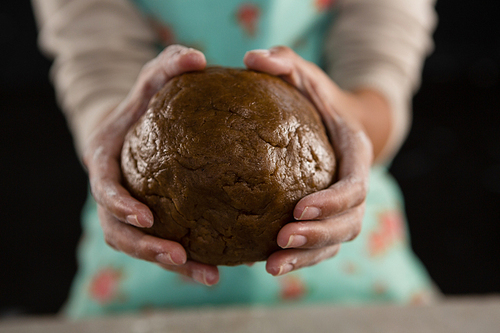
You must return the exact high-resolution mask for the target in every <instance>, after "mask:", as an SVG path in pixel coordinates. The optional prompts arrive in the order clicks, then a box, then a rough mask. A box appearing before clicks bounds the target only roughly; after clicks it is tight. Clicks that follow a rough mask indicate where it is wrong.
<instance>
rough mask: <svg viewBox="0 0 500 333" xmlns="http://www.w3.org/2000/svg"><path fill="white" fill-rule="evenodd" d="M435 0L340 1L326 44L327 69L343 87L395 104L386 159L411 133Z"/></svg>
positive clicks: (430, 37)
mask: <svg viewBox="0 0 500 333" xmlns="http://www.w3.org/2000/svg"><path fill="white" fill-rule="evenodd" d="M434 4H435V0H376V1H373V0H338V6H339V7H338V8H339V11H340V12H339V15H338V19H337V21H336V22H335V24H334V25H333V27H332V30H331V31H330V34H329V37H328V38H329V39H328V43H327V46H326V59H327V66H328V73H329V75H330V76H331V77H332V78H333V80H334V81H335V82H336V83H337V84H338V85H339V86H340V87H342V88H343V89H348V90H352V89H356V88H373V89H376V90H378V91H380V92H381V93H382V94H383V95H385V97H386V98H387V100H388V101H389V103H390V105H391V111H392V126H391V133H390V134H389V140H388V142H387V144H386V145H385V147H384V149H383V151H382V153H381V158H382V160H385V161H388V160H390V159H392V158H393V157H394V155H395V154H396V153H397V151H398V149H399V148H400V146H401V144H402V143H403V141H404V139H405V138H406V135H407V133H408V132H409V127H410V123H411V100H412V97H413V94H414V93H415V92H416V90H417V89H418V87H419V85H420V77H421V71H422V66H423V62H424V60H425V57H426V56H427V55H428V54H429V53H430V52H431V51H432V48H433V41H432V32H433V31H434V28H435V25H436V21H437V18H436V14H435V11H434Z"/></svg>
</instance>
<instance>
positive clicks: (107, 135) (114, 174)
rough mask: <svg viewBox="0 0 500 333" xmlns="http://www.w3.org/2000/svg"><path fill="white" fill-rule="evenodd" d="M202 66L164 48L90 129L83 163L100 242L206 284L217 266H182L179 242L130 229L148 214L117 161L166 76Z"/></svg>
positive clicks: (196, 58) (199, 57) (148, 222)
mask: <svg viewBox="0 0 500 333" xmlns="http://www.w3.org/2000/svg"><path fill="white" fill-rule="evenodd" d="M205 66H206V60H205V56H204V55H203V54H202V53H201V52H199V51H197V50H194V49H189V48H186V47H183V46H180V45H172V46H169V47H168V48H166V49H165V50H164V51H163V52H161V53H160V54H159V55H158V56H157V57H156V58H155V59H153V60H151V61H150V62H148V63H147V64H146V65H145V66H144V67H143V68H142V70H141V72H140V74H139V77H138V79H137V81H136V83H135V85H134V86H133V87H132V89H131V90H130V92H129V94H128V96H127V97H126V98H125V100H124V101H123V102H122V103H121V104H119V105H118V106H117V107H116V108H115V109H114V110H113V111H112V112H111V113H110V114H109V115H108V116H107V117H106V118H105V119H104V120H103V121H102V122H101V123H100V124H99V125H98V128H96V129H95V130H94V132H93V134H92V135H91V137H90V139H89V140H88V144H87V145H86V148H85V151H84V156H83V161H84V164H85V166H86V167H87V170H88V174H89V180H90V187H91V190H92V194H93V196H94V198H95V200H96V202H97V204H98V214H99V219H100V222H101V226H102V229H103V232H104V237H105V240H106V242H107V243H108V244H109V245H110V246H111V247H113V248H114V249H116V250H118V251H122V252H124V253H126V254H128V255H130V256H132V257H135V258H139V259H142V260H147V261H150V262H154V263H157V264H158V265H160V266H162V267H164V268H165V269H167V270H170V271H174V272H177V273H180V274H183V275H187V276H190V277H192V278H193V279H195V280H196V281H198V282H200V283H203V284H206V285H212V284H215V283H217V281H218V279H219V273H218V270H217V267H215V266H209V265H205V264H201V263H197V262H194V261H187V260H186V251H185V250H184V248H183V247H182V246H181V245H180V244H179V243H176V242H172V241H169V240H164V239H160V238H157V237H153V236H150V235H147V234H145V233H144V232H142V231H140V230H139V229H137V228H134V227H132V226H135V227H139V228H148V227H151V226H152V225H153V214H152V213H151V211H150V210H149V208H148V207H147V206H146V205H144V204H142V203H140V202H139V201H137V200H135V199H134V198H133V197H131V196H130V194H129V193H128V192H127V190H125V188H123V187H122V185H121V169H120V162H119V161H120V155H121V149H122V146H123V141H124V138H125V135H126V133H127V132H128V130H129V128H130V127H131V126H132V125H133V124H134V123H135V122H136V121H137V120H138V119H139V117H140V116H141V115H142V114H143V113H144V112H146V109H147V106H148V103H149V100H150V99H151V97H153V95H154V94H155V93H156V92H157V91H158V90H159V89H161V88H162V87H163V85H165V83H167V82H168V81H169V80H170V79H171V78H172V77H174V76H176V75H180V74H182V73H184V72H189V71H195V70H201V69H203V68H205Z"/></svg>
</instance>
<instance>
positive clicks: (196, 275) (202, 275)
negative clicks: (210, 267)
mask: <svg viewBox="0 0 500 333" xmlns="http://www.w3.org/2000/svg"><path fill="white" fill-rule="evenodd" d="M193 279H194V280H195V281H196V282H199V283H201V284H204V285H205V286H209V287H210V286H211V285H213V284H214V280H215V276H214V274H212V273H210V272H206V271H194V272H193Z"/></svg>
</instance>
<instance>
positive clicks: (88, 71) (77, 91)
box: [32, 0, 156, 156]
mask: <svg viewBox="0 0 500 333" xmlns="http://www.w3.org/2000/svg"><path fill="white" fill-rule="evenodd" d="M32 3H33V8H34V12H35V16H36V18H37V23H38V26H39V29H40V34H39V44H40V48H41V49H42V51H44V52H45V53H46V54H47V55H48V56H49V57H51V58H53V59H54V64H53V66H52V68H51V79H52V81H53V83H54V87H55V90H56V94H57V97H58V101H59V104H60V106H61V109H62V111H63V112H64V115H65V117H66V119H67V121H68V124H69V127H70V129H71V131H72V134H73V137H74V140H75V146H76V148H77V152H78V154H79V155H80V156H81V154H82V151H83V147H84V146H85V144H86V141H87V140H88V137H89V135H90V133H91V132H92V131H93V129H94V128H95V127H96V125H97V124H99V123H100V122H101V121H102V119H103V118H104V117H105V116H106V114H107V113H109V111H110V110H112V109H113V108H114V107H115V106H116V105H117V104H118V103H120V102H121V101H122V100H123V99H124V98H125V96H126V95H127V93H128V91H129V90H130V88H131V87H132V85H133V84H134V82H135V80H136V78H137V75H138V73H139V71H140V69H141V68H142V66H143V65H144V63H146V62H147V61H148V60H149V59H151V58H153V57H154V56H155V53H156V50H155V49H154V47H153V43H154V41H155V36H154V34H153V33H152V32H151V29H150V28H149V26H148V25H147V22H145V21H144V19H143V18H142V17H141V16H140V14H138V13H137V11H136V10H135V9H134V8H133V6H132V5H131V4H130V3H129V2H128V1H127V0H32Z"/></svg>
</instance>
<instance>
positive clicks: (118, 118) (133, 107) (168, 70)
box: [102, 45, 206, 153]
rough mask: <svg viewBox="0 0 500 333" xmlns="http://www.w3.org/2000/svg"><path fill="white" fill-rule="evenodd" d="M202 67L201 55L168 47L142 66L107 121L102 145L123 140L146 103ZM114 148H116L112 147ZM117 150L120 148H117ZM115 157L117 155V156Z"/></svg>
mask: <svg viewBox="0 0 500 333" xmlns="http://www.w3.org/2000/svg"><path fill="white" fill-rule="evenodd" d="M205 66H206V60H205V56H204V55H203V53H202V52H200V51H198V50H195V49H192V48H187V47H184V46H181V45H171V46H169V47H167V48H166V49H164V50H163V51H162V52H161V53H160V54H159V55H158V56H157V57H156V58H154V59H153V60H151V61H149V62H148V63H146V64H145V65H144V66H143V68H142V69H141V72H140V73H139V76H138V78H137V80H136V83H135V84H134V86H133V87H132V89H131V90H130V92H129V94H128V95H127V97H126V98H125V100H124V101H123V102H122V103H120V105H119V106H118V107H117V108H116V109H115V110H114V112H113V113H112V114H111V115H110V117H108V118H107V124H106V127H107V130H106V131H102V132H103V133H106V134H105V135H106V137H105V138H103V139H106V140H105V141H107V142H110V141H113V139H115V140H116V139H122V140H123V138H124V136H125V134H126V132H127V131H128V129H129V128H130V126H132V125H133V124H134V123H135V122H136V121H137V120H138V119H139V117H140V116H141V115H142V114H143V113H144V112H146V109H147V106H148V103H149V101H150V99H151V98H152V97H153V95H154V94H155V93H156V92H158V91H159V90H160V89H161V88H162V87H163V86H164V85H165V84H166V83H167V82H168V81H169V80H170V79H172V78H173V77H174V76H177V75H180V74H182V73H185V72H190V71H196V70H202V69H203V68H205ZM115 146H117V145H115ZM118 148H121V144H120V145H118ZM117 153H119V151H118V152H117Z"/></svg>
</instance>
